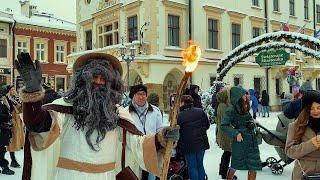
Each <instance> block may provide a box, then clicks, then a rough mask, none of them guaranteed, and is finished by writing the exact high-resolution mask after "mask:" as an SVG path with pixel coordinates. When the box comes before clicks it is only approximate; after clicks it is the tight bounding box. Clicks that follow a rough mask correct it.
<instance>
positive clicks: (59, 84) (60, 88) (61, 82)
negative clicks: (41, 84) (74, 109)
mask: <svg viewBox="0 0 320 180" xmlns="http://www.w3.org/2000/svg"><path fill="white" fill-rule="evenodd" d="M64 90H65V77H56V91H57V92H58V93H64Z"/></svg>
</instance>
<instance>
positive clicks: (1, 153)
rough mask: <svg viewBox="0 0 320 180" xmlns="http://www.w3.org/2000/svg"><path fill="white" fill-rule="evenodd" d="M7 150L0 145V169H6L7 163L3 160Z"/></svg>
mask: <svg viewBox="0 0 320 180" xmlns="http://www.w3.org/2000/svg"><path fill="white" fill-rule="evenodd" d="M6 152H7V150H6V147H5V146H2V145H0V166H1V167H8V165H9V162H8V161H7V160H6V159H5V158H4V155H5V154H6Z"/></svg>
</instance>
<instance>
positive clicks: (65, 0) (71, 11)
mask: <svg viewBox="0 0 320 180" xmlns="http://www.w3.org/2000/svg"><path fill="white" fill-rule="evenodd" d="M30 4H31V5H36V6H38V7H37V9H38V11H39V12H47V13H53V14H54V15H55V17H60V18H62V19H65V20H67V21H71V22H73V23H75V22H76V0H30ZM7 7H8V8H11V9H13V10H14V11H18V12H19V13H20V3H19V0H0V11H4V10H5V9H6V8H7Z"/></svg>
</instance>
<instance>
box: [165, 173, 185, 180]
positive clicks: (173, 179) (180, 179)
mask: <svg viewBox="0 0 320 180" xmlns="http://www.w3.org/2000/svg"><path fill="white" fill-rule="evenodd" d="M168 180H183V177H182V176H180V175H178V174H174V175H172V176H170V177H169V178H168Z"/></svg>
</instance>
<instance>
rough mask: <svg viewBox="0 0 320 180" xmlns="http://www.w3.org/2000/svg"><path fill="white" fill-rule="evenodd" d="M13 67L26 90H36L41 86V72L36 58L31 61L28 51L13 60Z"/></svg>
mask: <svg viewBox="0 0 320 180" xmlns="http://www.w3.org/2000/svg"><path fill="white" fill-rule="evenodd" d="M15 67H16V69H17V70H18V72H19V73H20V76H21V78H22V80H23V83H24V84H25V91H26V92H30V93H31V92H36V91H39V90H40V88H41V80H42V72H41V66H40V63H39V61H38V60H35V63H33V61H32V59H31V57H30V55H29V53H23V52H22V53H21V54H19V55H18V60H15Z"/></svg>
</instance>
